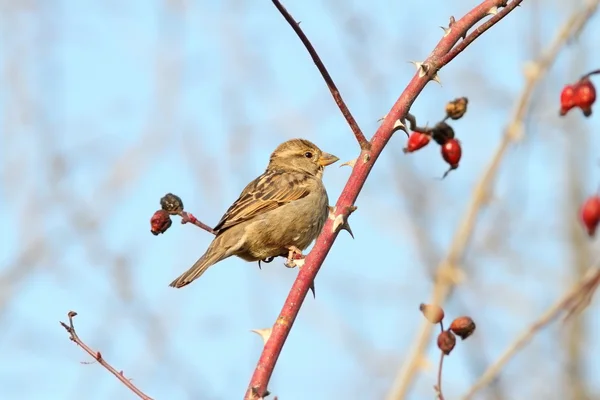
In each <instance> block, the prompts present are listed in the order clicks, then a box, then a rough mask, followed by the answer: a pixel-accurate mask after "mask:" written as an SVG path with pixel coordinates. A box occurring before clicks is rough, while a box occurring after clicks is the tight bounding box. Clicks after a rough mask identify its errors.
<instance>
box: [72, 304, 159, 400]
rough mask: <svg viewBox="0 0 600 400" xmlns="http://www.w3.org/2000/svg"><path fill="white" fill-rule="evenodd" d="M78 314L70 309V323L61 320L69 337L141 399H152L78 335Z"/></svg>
mask: <svg viewBox="0 0 600 400" xmlns="http://www.w3.org/2000/svg"><path fill="white" fill-rule="evenodd" d="M76 315H77V313H76V312H75V311H69V313H68V314H67V316H68V317H69V324H68V325H67V324H66V323H64V322H62V321H61V322H60V324H61V325H62V327H63V328H65V330H66V331H67V332H68V333H69V339H71V340H72V341H73V342H75V343H76V344H77V345H78V346H79V347H81V348H82V349H83V350H84V351H85V352H86V353H88V354H89V355H90V356H92V358H93V359H94V360H96V361H98V364H100V365H102V366H103V367H104V368H106V369H107V370H108V371H109V372H110V373H111V374H113V375H114V376H116V377H117V379H118V380H120V381H121V382H122V383H123V385H125V386H127V387H128V388H129V390H131V391H132V392H133V393H135V394H136V395H138V397H139V398H140V399H143V400H152V398H151V397H150V396H148V395H146V394H144V393H143V392H142V391H141V390H140V389H138V388H137V387H136V386H135V385H134V384H133V383H131V381H130V380H129V379H127V378H126V377H125V376H124V375H123V371H117V370H116V369H115V368H114V367H113V366H112V365H110V364H109V363H108V362H107V361H106V360H105V359H104V357H102V354H100V352H99V351H94V350H92V349H91V348H90V347H89V346H88V345H86V344H85V343H84V342H83V340H81V339H80V338H79V336H77V332H76V331H75V325H74V324H73V318H74V317H75V316H76Z"/></svg>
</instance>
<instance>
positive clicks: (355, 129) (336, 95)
mask: <svg viewBox="0 0 600 400" xmlns="http://www.w3.org/2000/svg"><path fill="white" fill-rule="evenodd" d="M273 4H275V7H277V9H278V10H279V12H280V13H281V15H283V18H285V20H286V21H287V22H288V24H290V26H291V27H292V29H293V30H294V32H296V35H298V37H299V38H300V40H301V41H302V44H303V45H304V47H306V50H307V51H308V54H310V56H311V58H312V59H313V62H314V63H315V65H316V66H317V68H318V70H319V72H320V73H321V76H322V77H323V80H324V81H325V83H326V84H327V87H328V88H329V91H330V92H331V95H332V96H333V100H335V104H337V106H338V108H339V109H340V111H341V112H342V115H343V116H344V118H346V121H347V122H348V125H350V129H352V133H354V136H355V137H356V140H357V141H358V144H359V145H360V149H361V150H369V148H370V147H371V143H369V141H368V140H367V138H366V137H365V135H364V134H363V133H362V131H361V129H360V127H359V126H358V124H357V123H356V120H355V119H354V117H353V116H352V113H350V110H349V109H348V106H346V103H345V102H344V100H343V99H342V95H341V94H340V91H339V90H338V88H337V86H336V85H335V83H334V82H333V79H332V78H331V75H329V72H328V71H327V68H325V64H323V61H321V58H320V57H319V55H318V54H317V51H316V50H315V48H314V47H313V45H312V43H310V40H308V38H307V37H306V35H305V34H304V32H303V31H302V28H300V24H299V23H298V22H296V20H295V19H294V18H293V17H292V16H291V15H290V13H289V12H288V11H287V10H286V9H285V7H284V6H283V5H282V4H281V2H280V1H279V0H273Z"/></svg>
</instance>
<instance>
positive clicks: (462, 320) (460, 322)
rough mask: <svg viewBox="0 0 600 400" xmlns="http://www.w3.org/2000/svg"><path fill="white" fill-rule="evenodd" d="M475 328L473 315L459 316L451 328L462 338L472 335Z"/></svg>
mask: <svg viewBox="0 0 600 400" xmlns="http://www.w3.org/2000/svg"><path fill="white" fill-rule="evenodd" d="M475 328H476V326H475V322H473V320H472V319H471V317H458V318H455V319H454V321H452V323H451V324H450V330H451V331H452V332H454V333H455V334H456V336H458V337H460V338H461V339H462V340H465V339H466V338H468V337H469V336H471V335H472V334H473V332H475Z"/></svg>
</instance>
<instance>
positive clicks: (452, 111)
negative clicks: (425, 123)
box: [403, 97, 469, 178]
mask: <svg viewBox="0 0 600 400" xmlns="http://www.w3.org/2000/svg"><path fill="white" fill-rule="evenodd" d="M468 103H469V101H468V100H467V98H466V97H461V98H458V99H455V100H453V101H451V102H449V103H448V104H446V117H445V118H444V120H442V121H441V122H439V123H437V124H436V125H435V126H434V127H433V128H427V127H418V126H417V124H416V120H415V118H414V117H412V116H410V115H409V116H407V119H408V120H409V122H410V129H411V130H412V131H413V132H412V133H411V134H410V135H409V136H408V142H407V143H406V147H405V148H404V149H403V151H404V152H405V153H413V152H415V151H417V150H420V149H422V148H423V147H425V146H427V145H428V144H429V142H430V141H431V139H433V141H435V142H436V143H437V144H438V145H440V149H441V154H442V158H443V159H444V161H446V162H447V163H448V165H449V166H450V168H449V169H448V170H447V171H446V172H445V173H444V176H443V178H445V177H446V176H447V175H448V173H449V172H450V171H452V170H454V169H457V168H458V164H459V162H460V159H461V157H462V147H461V145H460V141H459V140H458V139H457V138H455V137H454V129H452V127H451V126H450V125H448V124H447V123H446V120H448V119H453V120H457V119H460V118H462V117H463V115H465V113H466V112H467V104H468Z"/></svg>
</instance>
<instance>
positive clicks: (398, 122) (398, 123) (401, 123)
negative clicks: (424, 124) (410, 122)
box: [392, 119, 410, 136]
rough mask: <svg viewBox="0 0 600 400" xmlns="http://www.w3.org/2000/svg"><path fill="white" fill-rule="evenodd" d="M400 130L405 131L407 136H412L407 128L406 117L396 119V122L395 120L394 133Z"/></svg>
mask: <svg viewBox="0 0 600 400" xmlns="http://www.w3.org/2000/svg"><path fill="white" fill-rule="evenodd" d="M398 130H401V131H404V133H406V135H407V136H410V135H409V133H408V129H407V128H406V125H405V124H404V119H401V120H400V119H398V120H396V122H394V127H393V128H392V133H393V132H396V131H398Z"/></svg>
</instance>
